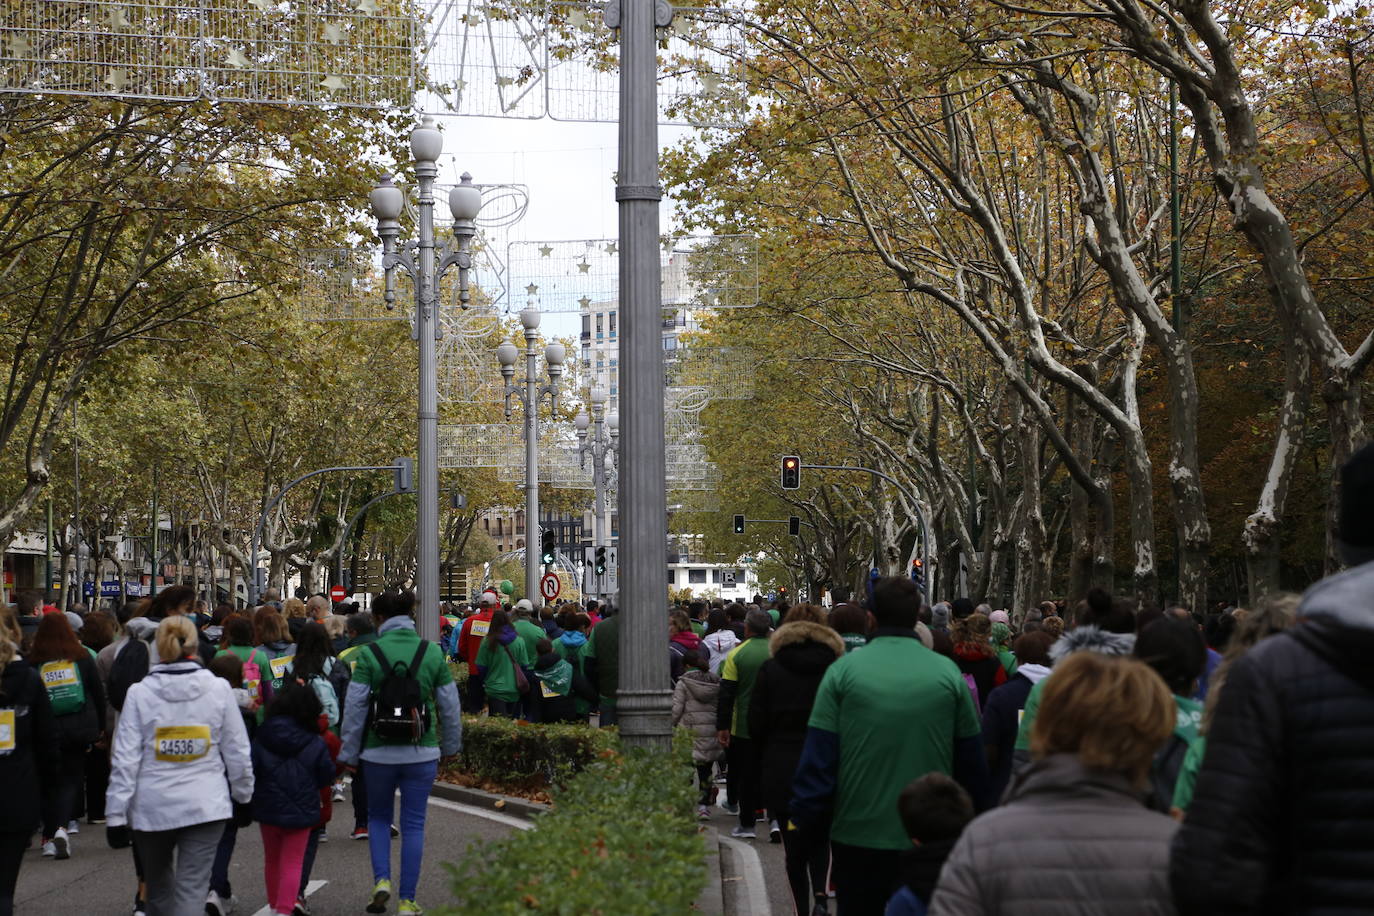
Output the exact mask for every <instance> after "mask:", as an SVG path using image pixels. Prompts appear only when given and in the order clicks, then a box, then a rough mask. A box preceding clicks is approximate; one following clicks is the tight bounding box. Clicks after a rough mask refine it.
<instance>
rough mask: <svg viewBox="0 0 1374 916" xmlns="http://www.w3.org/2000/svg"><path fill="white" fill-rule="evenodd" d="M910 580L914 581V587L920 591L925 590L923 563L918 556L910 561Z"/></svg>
mask: <svg viewBox="0 0 1374 916" xmlns="http://www.w3.org/2000/svg"><path fill="white" fill-rule="evenodd" d="M911 581H913V582H915V583H916V587H917V588H919V589H920V590H921V591H925V590H926V570H925V564H924V563H922V562H921V558H920V557H916V558H915V559H913V560H912V561H911Z"/></svg>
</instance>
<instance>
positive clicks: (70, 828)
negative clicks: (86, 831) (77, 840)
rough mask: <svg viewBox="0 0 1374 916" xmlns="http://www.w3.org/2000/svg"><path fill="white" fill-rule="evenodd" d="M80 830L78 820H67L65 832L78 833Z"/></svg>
mask: <svg viewBox="0 0 1374 916" xmlns="http://www.w3.org/2000/svg"><path fill="white" fill-rule="evenodd" d="M80 832H81V823H80V821H67V833H68V834H69V835H70V834H76V833H80Z"/></svg>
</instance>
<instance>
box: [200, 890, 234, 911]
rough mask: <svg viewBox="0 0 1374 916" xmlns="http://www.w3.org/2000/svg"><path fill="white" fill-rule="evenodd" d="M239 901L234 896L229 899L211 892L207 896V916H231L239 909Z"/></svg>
mask: <svg viewBox="0 0 1374 916" xmlns="http://www.w3.org/2000/svg"><path fill="white" fill-rule="evenodd" d="M238 905H239V900H238V898H237V897H235V896H233V895H232V894H231V895H230V896H228V897H221V896H220V895H219V894H217V893H215V892H214V891H211V892H210V893H208V894H206V895H205V913H206V916H229V914H230V913H232V912H234V910H235V909H236V908H237V907H238Z"/></svg>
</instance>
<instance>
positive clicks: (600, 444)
mask: <svg viewBox="0 0 1374 916" xmlns="http://www.w3.org/2000/svg"><path fill="white" fill-rule="evenodd" d="M592 416H593V417H594V418H595V419H594V420H593V421H592V422H593V425H592V494H593V496H592V546H594V547H606V546H608V545H607V544H606V536H607V534H608V532H607V530H606V440H605V439H604V438H603V436H605V435H606V409H605V407H603V406H602V405H600V404H593V405H592Z"/></svg>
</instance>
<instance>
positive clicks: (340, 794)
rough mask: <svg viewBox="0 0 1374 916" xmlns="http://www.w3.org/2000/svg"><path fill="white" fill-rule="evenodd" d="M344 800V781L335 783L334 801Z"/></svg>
mask: <svg viewBox="0 0 1374 916" xmlns="http://www.w3.org/2000/svg"><path fill="white" fill-rule="evenodd" d="M343 800H344V788H343V783H341V782H336V783H334V801H338V802H341V801H343Z"/></svg>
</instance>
